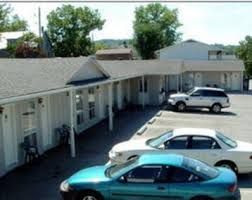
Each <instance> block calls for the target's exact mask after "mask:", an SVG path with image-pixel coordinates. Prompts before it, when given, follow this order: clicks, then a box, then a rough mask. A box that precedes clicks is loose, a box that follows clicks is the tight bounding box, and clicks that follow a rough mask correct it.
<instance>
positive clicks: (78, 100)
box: [76, 91, 84, 125]
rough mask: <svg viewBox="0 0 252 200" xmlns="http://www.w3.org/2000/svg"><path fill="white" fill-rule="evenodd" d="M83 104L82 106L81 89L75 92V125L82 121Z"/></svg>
mask: <svg viewBox="0 0 252 200" xmlns="http://www.w3.org/2000/svg"><path fill="white" fill-rule="evenodd" d="M83 109H84V106H83V97H82V91H77V92H76V114H77V125H80V124H82V123H83V122H84V110H83Z"/></svg>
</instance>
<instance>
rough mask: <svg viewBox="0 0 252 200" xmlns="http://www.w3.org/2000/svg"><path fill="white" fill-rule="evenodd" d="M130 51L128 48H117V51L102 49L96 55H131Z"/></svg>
mask: <svg viewBox="0 0 252 200" xmlns="http://www.w3.org/2000/svg"><path fill="white" fill-rule="evenodd" d="M131 53H132V50H131V49H129V48H118V49H102V50H98V51H97V52H96V53H95V54H96V55H104V54H106V55H107V54H131Z"/></svg>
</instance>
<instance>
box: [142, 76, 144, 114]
mask: <svg viewBox="0 0 252 200" xmlns="http://www.w3.org/2000/svg"><path fill="white" fill-rule="evenodd" d="M142 106H143V109H144V106H145V85H144V76H142Z"/></svg>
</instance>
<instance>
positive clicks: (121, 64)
mask: <svg viewBox="0 0 252 200" xmlns="http://www.w3.org/2000/svg"><path fill="white" fill-rule="evenodd" d="M98 63H100V65H101V66H102V67H103V68H104V70H106V71H107V72H108V73H109V74H110V76H111V78H122V77H128V76H141V75H143V74H145V75H150V74H151V75H160V74H178V73H180V71H181V60H169V61H168V60H165V61H164V60H118V61H98Z"/></svg>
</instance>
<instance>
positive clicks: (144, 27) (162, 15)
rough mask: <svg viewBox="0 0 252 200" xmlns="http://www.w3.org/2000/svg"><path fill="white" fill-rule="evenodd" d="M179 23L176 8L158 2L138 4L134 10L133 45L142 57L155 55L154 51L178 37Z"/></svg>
mask: <svg viewBox="0 0 252 200" xmlns="http://www.w3.org/2000/svg"><path fill="white" fill-rule="evenodd" d="M180 26H181V24H180V23H179V20H178V10H177V9H174V10H170V9H168V8H167V7H166V6H163V5H161V4H160V3H152V4H148V5H147V6H140V7H138V8H136V10H135V21H134V25H133V28H134V46H135V48H136V49H137V51H138V53H139V54H140V55H141V57H142V58H143V59H151V58H154V57H155V51H156V50H158V49H160V48H163V47H165V46H169V45H172V44H174V43H175V42H176V41H177V40H178V39H179V38H180V35H181V34H180V33H178V32H177V29H178V27H180Z"/></svg>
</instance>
